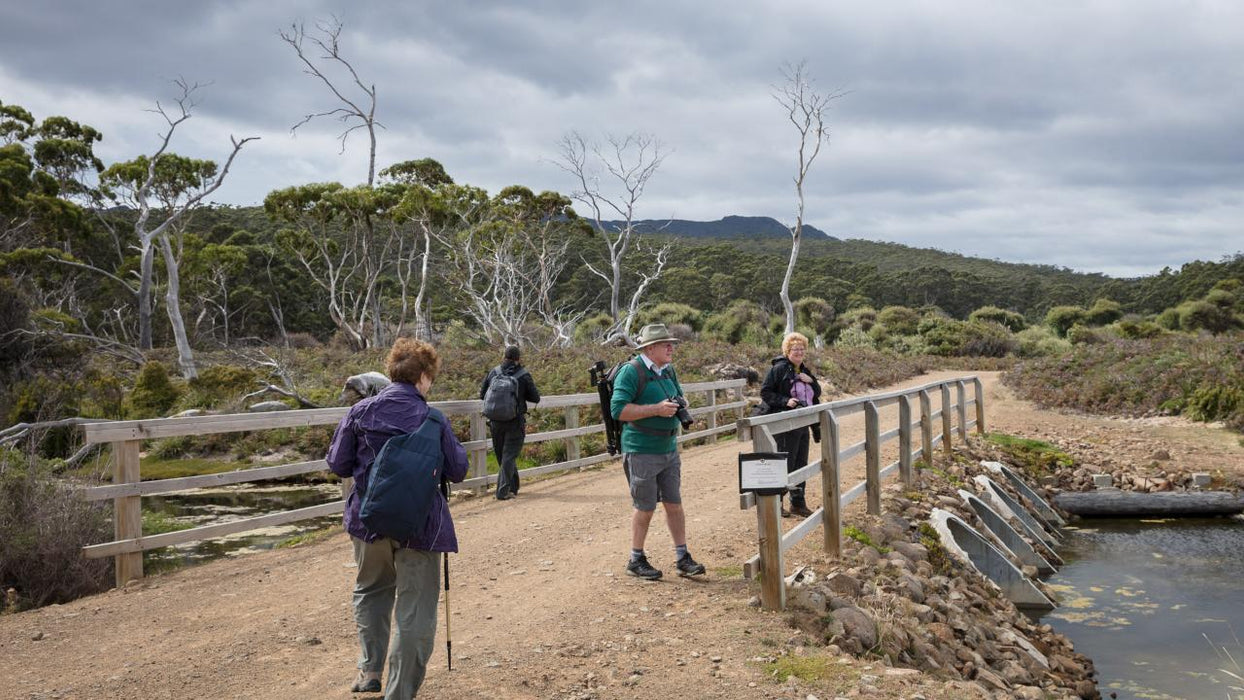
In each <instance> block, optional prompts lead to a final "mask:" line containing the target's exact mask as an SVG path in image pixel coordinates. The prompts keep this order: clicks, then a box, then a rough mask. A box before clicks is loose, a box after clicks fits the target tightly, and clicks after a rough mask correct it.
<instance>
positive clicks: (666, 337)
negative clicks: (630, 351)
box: [635, 323, 682, 350]
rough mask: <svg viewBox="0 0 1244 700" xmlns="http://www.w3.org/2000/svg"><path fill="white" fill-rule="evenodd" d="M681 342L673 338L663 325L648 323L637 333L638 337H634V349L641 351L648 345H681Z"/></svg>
mask: <svg viewBox="0 0 1244 700" xmlns="http://www.w3.org/2000/svg"><path fill="white" fill-rule="evenodd" d="M681 342H682V340H681V339H679V338H675V337H674V334H673V333H670V329H668V328H666V327H665V324H664V323H649V324H648V325H646V326H644V327H643V328H642V329H640V331H639V335H637V336H635V349H636V350H643V349H644V348H646V347H648V346H649V345H655V344H656V343H681Z"/></svg>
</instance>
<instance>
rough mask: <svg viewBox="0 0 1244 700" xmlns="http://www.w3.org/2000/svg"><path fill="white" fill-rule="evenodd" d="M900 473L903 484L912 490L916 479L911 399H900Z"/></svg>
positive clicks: (905, 397) (903, 396) (905, 396)
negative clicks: (912, 458)
mask: <svg viewBox="0 0 1244 700" xmlns="http://www.w3.org/2000/svg"><path fill="white" fill-rule="evenodd" d="M898 473H899V476H900V477H902V479H903V484H904V485H905V486H907V487H908V488H911V486H912V484H913V483H915V478H914V477H913V475H912V470H911V399H910V398H909V397H908V396H907V395H906V394H904V395H902V396H900V397H898Z"/></svg>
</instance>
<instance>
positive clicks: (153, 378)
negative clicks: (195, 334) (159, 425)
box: [127, 362, 181, 418]
mask: <svg viewBox="0 0 1244 700" xmlns="http://www.w3.org/2000/svg"><path fill="white" fill-rule="evenodd" d="M180 395H181V391H180V390H179V389H178V388H177V386H176V385H175V384H173V381H172V380H171V379H169V376H168V368H167V367H165V366H164V364H163V363H160V362H148V363H147V364H145V365H143V368H142V369H141V370H139V372H138V379H137V381H136V382H135V383H134V389H133V391H131V392H130V396H129V401H128V404H129V406H128V410H127V413H128V414H129V416H130V417H131V418H157V417H159V416H163V415H164V414H165V413H167V412H168V410H169V409H170V408H172V407H173V404H175V403H177V398H178V397H179V396H180Z"/></svg>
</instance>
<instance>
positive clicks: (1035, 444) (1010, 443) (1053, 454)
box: [985, 433, 1075, 478]
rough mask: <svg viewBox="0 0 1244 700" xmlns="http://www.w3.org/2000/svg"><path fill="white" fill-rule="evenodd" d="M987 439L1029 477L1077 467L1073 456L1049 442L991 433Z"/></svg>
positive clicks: (1037, 476)
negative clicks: (1063, 468)
mask: <svg viewBox="0 0 1244 700" xmlns="http://www.w3.org/2000/svg"><path fill="white" fill-rule="evenodd" d="M985 439H986V440H987V441H989V442H990V443H992V444H994V445H997V446H998V447H999V448H1000V449H1001V450H1002V452H1003V453H1004V454H1006V456H1007V461H1008V462H1010V463H1011V464H1014V465H1017V466H1019V467H1020V468H1021V469H1023V470H1024V472H1025V473H1027V474H1028V475H1029V476H1031V477H1034V478H1040V477H1042V476H1045V475H1046V474H1049V473H1051V472H1053V470H1054V469H1056V468H1058V467H1070V466H1074V465H1075V460H1074V459H1072V457H1071V455H1069V454H1067V453H1066V452H1063V451H1062V450H1060V449H1058V448H1057V447H1054V446H1053V445H1051V444H1050V443H1048V442H1043V441H1041V440H1030V439H1027V438H1020V437H1015V436H1013V435H1006V434H1004V433H989V434H988V435H986V436H985Z"/></svg>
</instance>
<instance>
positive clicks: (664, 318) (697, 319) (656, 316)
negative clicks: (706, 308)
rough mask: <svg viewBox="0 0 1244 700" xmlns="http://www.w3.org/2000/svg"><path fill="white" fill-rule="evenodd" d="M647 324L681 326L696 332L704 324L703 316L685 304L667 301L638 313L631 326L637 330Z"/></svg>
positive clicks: (697, 310)
mask: <svg viewBox="0 0 1244 700" xmlns="http://www.w3.org/2000/svg"><path fill="white" fill-rule="evenodd" d="M649 323H664V324H665V325H666V326H673V325H675V324H682V325H685V326H689V327H690V328H691V330H693V331H698V330H700V328H701V327H702V326H703V324H704V314H703V313H702V312H701V311H700V310H699V309H697V308H694V307H692V306H689V305H687V304H679V303H675V302H669V301H667V302H662V303H660V304H657V305H656V306H653V307H651V308H648V309H644V310H642V311H640V312H639V313H638V314H637V316H636V319H635V323H634V324H633V326H634V328H635V329H636V330H638V329H640V328H643V327H644V326H646V325H648V324H649Z"/></svg>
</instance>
